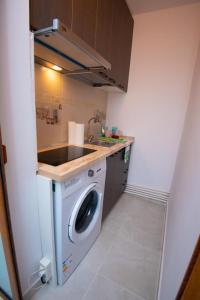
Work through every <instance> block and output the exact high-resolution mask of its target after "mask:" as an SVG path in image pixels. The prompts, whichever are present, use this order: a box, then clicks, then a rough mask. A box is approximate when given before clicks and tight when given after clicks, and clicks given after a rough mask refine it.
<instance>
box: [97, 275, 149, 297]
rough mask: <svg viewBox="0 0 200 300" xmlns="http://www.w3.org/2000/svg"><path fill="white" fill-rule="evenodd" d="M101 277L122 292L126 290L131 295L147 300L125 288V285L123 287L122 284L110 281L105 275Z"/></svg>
mask: <svg viewBox="0 0 200 300" xmlns="http://www.w3.org/2000/svg"><path fill="white" fill-rule="evenodd" d="M99 276H100V277H102V278H104V279H106V280H108V281H111V282H112V283H113V284H115V285H116V286H118V287H119V288H120V289H121V290H125V291H127V292H128V293H129V294H131V295H133V296H138V297H140V298H141V300H147V299H145V298H144V297H142V296H141V295H139V294H137V293H136V292H133V291H131V290H129V289H128V288H126V287H124V286H123V285H121V284H120V283H118V282H116V281H113V280H112V279H110V278H109V277H107V276H105V275H102V274H99Z"/></svg>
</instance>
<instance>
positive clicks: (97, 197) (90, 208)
mask: <svg viewBox="0 0 200 300" xmlns="http://www.w3.org/2000/svg"><path fill="white" fill-rule="evenodd" d="M101 202H102V193H100V192H99V191H98V189H97V184H96V183H93V184H91V185H89V186H88V187H87V188H86V189H85V190H84V192H83V193H82V194H81V195H80V197H79V199H78V201H77V202H76V204H75V206H74V209H73V211H72V214H71V217H70V221H69V226H68V228H69V238H70V240H71V241H72V242H73V243H76V244H77V243H80V242H82V241H83V240H86V239H87V238H88V236H89V235H90V234H91V233H92V231H93V230H94V228H95V226H96V225H97V223H98V222H99V218H101V215H102V203H101Z"/></svg>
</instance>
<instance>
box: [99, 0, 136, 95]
mask: <svg viewBox="0 0 200 300" xmlns="http://www.w3.org/2000/svg"><path fill="white" fill-rule="evenodd" d="M132 36H133V18H132V16H131V13H130V11H129V9H128V6H127V4H126V2H125V1H124V0H109V1H108V0H98V8H97V27H96V43H95V45H96V50H97V51H98V52H99V53H100V54H101V55H102V56H103V57H105V58H106V59H107V60H108V61H109V62H110V63H111V67H112V69H111V70H110V71H108V72H106V75H107V76H108V77H109V78H110V82H112V83H114V84H115V85H116V86H118V87H119V88H120V89H121V90H123V91H127V88H128V77H129V66H130V57H131V46H132Z"/></svg>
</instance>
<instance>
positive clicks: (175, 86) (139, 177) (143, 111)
mask: <svg viewBox="0 0 200 300" xmlns="http://www.w3.org/2000/svg"><path fill="white" fill-rule="evenodd" d="M199 32H200V5H199V4H194V5H186V6H182V7H177V8H173V9H166V10H160V11H157V12H151V13H146V14H141V15H136V16H135V27H134V33H133V48H132V60H131V68H130V77H129V88H128V93H127V94H126V95H117V94H114V93H113V94H110V96H109V97H108V99H109V101H108V110H107V123H108V125H110V126H113V125H115V126H118V127H119V128H121V129H122V130H123V132H124V134H127V135H132V136H135V137H136V143H135V145H134V151H133V155H132V158H131V165H130V172H129V178H128V183H129V184H132V185H138V186H143V187H147V188H148V187H149V188H152V189H158V190H161V191H165V192H169V190H170V185H171V181H172V176H173V172H174V166H175V162H176V157H177V151H178V146H179V142H180V138H181V132H182V130H183V124H184V118H185V113H186V107H187V104H188V100H189V92H190V87H191V78H192V74H193V69H194V65H195V58H196V53H197V48H198V36H199Z"/></svg>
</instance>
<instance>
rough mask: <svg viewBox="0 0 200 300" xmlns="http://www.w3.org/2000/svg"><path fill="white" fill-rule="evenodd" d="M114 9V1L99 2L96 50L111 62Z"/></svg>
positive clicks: (103, 0) (101, 0)
mask: <svg viewBox="0 0 200 300" xmlns="http://www.w3.org/2000/svg"><path fill="white" fill-rule="evenodd" d="M113 7H114V1H113V0H98V7H97V21H96V22H97V27H96V39H95V48H96V50H97V52H99V53H100V54H101V55H102V56H103V57H104V58H105V59H107V60H108V61H109V62H110V61H111V38H112V19H113Z"/></svg>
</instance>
